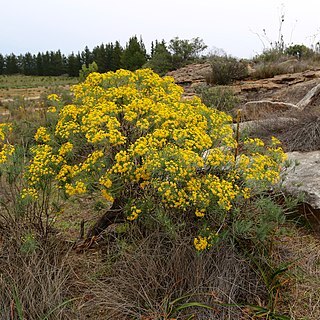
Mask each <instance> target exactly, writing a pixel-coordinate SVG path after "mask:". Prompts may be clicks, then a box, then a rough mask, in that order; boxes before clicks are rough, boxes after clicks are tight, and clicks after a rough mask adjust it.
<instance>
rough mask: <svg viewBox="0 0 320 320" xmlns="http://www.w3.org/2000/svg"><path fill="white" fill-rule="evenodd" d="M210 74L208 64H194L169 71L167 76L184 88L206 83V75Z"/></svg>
mask: <svg viewBox="0 0 320 320" xmlns="http://www.w3.org/2000/svg"><path fill="white" fill-rule="evenodd" d="M210 72H211V66H210V64H209V63H196V64H189V65H187V66H185V67H183V68H180V69H178V70H174V71H170V72H168V73H167V76H170V77H173V78H174V80H175V83H176V84H179V85H182V86H184V85H191V84H193V83H195V82H197V83H199V82H200V83H206V75H207V74H208V73H210Z"/></svg>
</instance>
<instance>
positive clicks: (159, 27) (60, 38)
mask: <svg viewBox="0 0 320 320" xmlns="http://www.w3.org/2000/svg"><path fill="white" fill-rule="evenodd" d="M0 1H1V3H2V4H1V16H0V53H2V54H9V53H11V52H14V53H16V54H20V53H26V52H31V53H37V52H39V51H40V52H43V51H47V50H49V51H50V50H54V51H55V50H58V49H60V50H61V51H62V52H63V53H65V54H69V53H71V52H72V51H74V52H77V51H82V50H83V49H84V47H85V46H86V45H88V47H89V48H90V49H92V48H93V47H94V46H96V45H99V44H101V43H102V42H103V43H108V42H115V41H116V40H119V41H120V43H121V45H123V46H125V43H126V41H127V40H128V39H129V37H130V36H133V35H137V36H142V38H143V41H144V43H145V45H146V47H147V50H150V43H151V41H152V40H155V39H158V40H161V39H164V40H166V41H169V40H170V39H172V38H174V37H175V36H178V37H179V38H180V39H191V38H194V37H200V38H202V39H203V40H204V42H205V43H206V44H207V45H208V48H209V49H210V50H214V48H219V49H223V50H224V51H225V52H226V53H228V54H231V55H234V56H237V57H248V58H250V57H252V56H254V55H255V54H257V53H260V52H261V51H262V50H263V47H264V46H266V47H267V46H268V41H269V40H270V41H276V40H278V35H279V27H280V17H281V15H282V14H284V19H285V21H284V23H283V26H282V34H283V35H284V41H285V42H286V43H292V42H294V43H304V44H306V45H308V46H310V45H312V44H315V43H316V42H317V41H318V40H320V18H319V17H320V1H319V0H304V1H296V0H292V1H289V0H288V1H284V0H283V1H280V0H264V1H260V0H219V1H215V0H158V1H152V0H149V1H147V0H112V1H109V0H0ZM263 29H265V32H266V35H267V37H265V36H264V32H263Z"/></svg>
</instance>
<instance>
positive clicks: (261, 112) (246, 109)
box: [241, 100, 300, 121]
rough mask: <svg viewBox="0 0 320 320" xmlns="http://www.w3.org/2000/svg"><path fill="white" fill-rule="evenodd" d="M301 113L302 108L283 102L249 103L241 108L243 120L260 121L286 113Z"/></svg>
mask: <svg viewBox="0 0 320 320" xmlns="http://www.w3.org/2000/svg"><path fill="white" fill-rule="evenodd" d="M296 111H300V108H299V107H298V106H296V105H294V104H292V103H288V102H281V101H269V100H260V101H249V102H247V103H246V104H245V105H244V106H243V107H242V108H241V117H242V119H243V120H246V121H249V120H259V119H266V118H270V117H271V116H272V117H278V116H281V115H284V114H285V113H288V112H289V114H292V113H294V112H296Z"/></svg>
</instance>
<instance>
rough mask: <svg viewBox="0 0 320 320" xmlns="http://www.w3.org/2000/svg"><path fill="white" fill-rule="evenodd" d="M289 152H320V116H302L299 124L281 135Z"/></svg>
mask: <svg viewBox="0 0 320 320" xmlns="http://www.w3.org/2000/svg"><path fill="white" fill-rule="evenodd" d="M280 139H281V140H282V141H283V143H284V145H285V146H286V149H287V150H288V151H316V150H320V114H314V113H306V114H301V115H300V116H299V118H298V122H297V123H296V124H295V125H294V126H291V127H288V128H286V130H285V131H284V132H283V133H282V134H281V136H280Z"/></svg>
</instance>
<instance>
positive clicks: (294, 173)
mask: <svg viewBox="0 0 320 320" xmlns="http://www.w3.org/2000/svg"><path fill="white" fill-rule="evenodd" d="M288 158H289V160H292V161H293V162H297V163H299V165H297V166H293V167H290V168H289V169H288V170H287V171H286V177H285V180H284V184H283V187H284V190H285V191H286V192H287V193H288V194H291V195H293V196H295V197H297V196H299V195H301V194H302V195H303V196H304V199H303V201H304V202H305V203H307V204H309V205H310V206H311V207H312V208H313V209H315V210H319V209H320V170H319V169H320V151H312V152H305V153H302V152H289V153H288Z"/></svg>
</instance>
